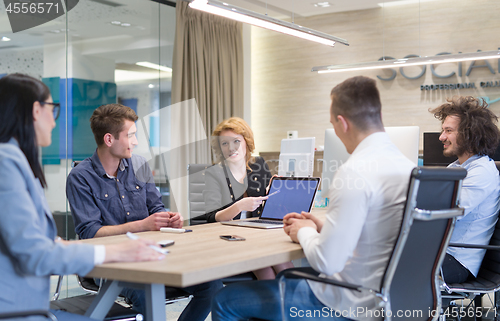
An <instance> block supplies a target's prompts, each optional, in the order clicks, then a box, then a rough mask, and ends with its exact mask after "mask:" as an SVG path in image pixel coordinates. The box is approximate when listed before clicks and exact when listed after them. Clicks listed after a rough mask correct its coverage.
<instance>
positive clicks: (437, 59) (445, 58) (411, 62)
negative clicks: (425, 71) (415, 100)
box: [311, 50, 500, 73]
mask: <svg viewBox="0 0 500 321" xmlns="http://www.w3.org/2000/svg"><path fill="white" fill-rule="evenodd" d="M486 59H500V50H494V51H479V52H474V53H463V54H462V53H460V54H453V55H439V56H427V57H419V58H405V59H391V60H382V61H373V62H361V63H354V64H345V65H330V66H319V67H313V68H312V70H311V71H317V72H318V73H329V72H344V71H355V70H370V69H384V68H397V67H407V66H421V65H434V64H444V63H449V62H459V61H470V60H486Z"/></svg>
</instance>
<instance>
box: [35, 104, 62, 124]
mask: <svg viewBox="0 0 500 321" xmlns="http://www.w3.org/2000/svg"><path fill="white" fill-rule="evenodd" d="M40 105H52V106H54V108H53V109H52V112H53V113H54V120H57V118H59V112H60V111H61V104H60V103H49V102H46V101H41V102H40Z"/></svg>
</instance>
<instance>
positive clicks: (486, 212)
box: [430, 96, 500, 283]
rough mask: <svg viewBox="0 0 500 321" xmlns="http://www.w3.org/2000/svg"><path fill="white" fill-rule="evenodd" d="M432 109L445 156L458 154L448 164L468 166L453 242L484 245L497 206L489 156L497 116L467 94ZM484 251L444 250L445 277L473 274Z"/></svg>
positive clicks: (498, 190) (496, 136) (497, 136)
mask: <svg viewBox="0 0 500 321" xmlns="http://www.w3.org/2000/svg"><path fill="white" fill-rule="evenodd" d="M430 112H431V113H433V114H434V117H436V118H437V119H439V120H440V121H441V122H442V126H441V127H442V133H441V136H439V140H440V141H441V142H442V143H443V145H444V146H443V154H444V156H448V157H449V156H456V157H458V159H457V160H456V161H455V162H453V163H451V164H450V165H449V166H448V167H463V168H465V169H466V170H467V177H466V178H465V179H464V181H463V185H462V192H461V195H460V205H461V206H462V207H463V208H465V215H464V216H463V217H461V218H459V219H458V220H457V222H456V225H455V230H454V232H453V234H452V237H451V242H455V243H470V244H480V245H486V244H488V243H489V241H490V238H491V235H492V234H493V230H494V228H495V223H496V221H497V217H498V210H499V208H500V198H499V197H500V178H499V175H498V170H497V168H496V166H495V162H494V161H493V160H492V159H491V158H490V156H491V155H493V153H494V152H495V150H496V148H497V146H498V143H499V140H500V131H499V130H498V127H497V125H496V122H497V121H498V119H497V116H495V114H494V113H493V112H492V111H491V110H489V109H488V104H487V103H486V102H484V100H481V99H477V98H474V97H471V96H465V97H464V96H456V97H453V98H451V99H448V100H447V102H446V103H444V104H442V105H441V106H439V107H437V108H435V109H433V110H431V111H430ZM484 253H485V250H481V249H464V248H455V247H450V248H448V250H447V253H446V257H445V260H444V262H443V277H444V280H445V281H446V282H447V283H461V282H464V281H466V280H467V279H468V278H469V277H475V276H477V273H478V271H479V267H480V265H481V262H482V260H483V257H484Z"/></svg>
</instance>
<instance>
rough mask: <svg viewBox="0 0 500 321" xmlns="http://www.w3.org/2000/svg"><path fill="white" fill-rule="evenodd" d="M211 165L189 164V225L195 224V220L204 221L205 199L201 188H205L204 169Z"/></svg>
mask: <svg viewBox="0 0 500 321" xmlns="http://www.w3.org/2000/svg"><path fill="white" fill-rule="evenodd" d="M209 166H211V165H209V164H189V165H188V176H189V179H188V181H189V185H188V186H189V187H188V200H189V218H190V219H191V223H192V224H191V225H193V224H195V223H196V222H194V221H196V220H200V221H201V222H203V223H206V219H205V217H204V215H205V200H204V198H203V190H204V189H205V170H206V169H207V168H208V167H209Z"/></svg>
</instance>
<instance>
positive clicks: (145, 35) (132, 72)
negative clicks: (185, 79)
mask: <svg viewBox="0 0 500 321" xmlns="http://www.w3.org/2000/svg"><path fill="white" fill-rule="evenodd" d="M0 32H1V34H0V39H1V41H0V53H1V55H0V77H2V76H4V75H5V74H8V73H14V72H20V73H25V74H28V75H30V76H33V77H35V78H37V79H40V80H42V81H43V82H44V83H45V84H47V86H48V87H49V88H50V91H51V93H52V98H53V100H54V102H59V103H61V114H60V116H59V119H58V120H57V121H56V127H55V128H54V130H53V132H52V145H51V146H49V147H47V148H43V149H42V152H41V162H42V164H43V169H44V173H45V175H46V179H47V183H48V188H47V189H46V191H45V194H46V197H47V200H48V203H49V206H50V208H51V210H52V212H53V215H54V218H55V220H56V223H57V228H58V232H59V235H60V236H61V237H63V238H65V239H75V238H76V237H77V236H76V235H75V231H74V224H73V219H72V218H71V213H70V210H69V205H68V203H67V200H66V193H65V186H66V177H67V175H68V173H69V172H70V170H71V168H72V164H73V162H74V161H80V160H83V159H85V158H87V157H89V156H92V154H93V153H94V151H95V148H96V144H95V141H94V137H93V135H92V132H91V130H90V122H89V119H90V116H91V114H92V112H93V110H94V109H95V108H97V107H99V106H100V105H103V104H108V103H121V104H123V105H126V106H129V107H131V108H132V109H134V110H135V111H136V113H137V115H138V116H139V120H138V121H137V128H138V135H137V136H138V141H139V145H138V146H137V148H136V149H135V150H134V153H135V154H140V155H142V156H144V157H146V158H147V159H148V161H149V165H150V166H151V169H152V170H153V173H154V177H155V182H156V184H157V187H158V189H159V190H160V191H161V193H162V194H163V201H164V203H165V206H166V207H167V208H169V207H170V197H169V187H168V180H167V176H166V172H165V169H164V166H162V164H163V163H164V162H165V160H164V159H162V157H161V155H162V153H165V150H163V149H166V148H167V147H168V146H169V137H170V132H169V131H168V121H169V119H168V113H164V114H165V115H162V117H161V119H160V117H159V112H158V111H159V110H160V109H161V108H162V107H166V106H169V105H170V97H171V95H170V91H171V76H172V73H171V69H169V68H171V67H172V53H173V42H174V32H175V8H174V7H172V6H171V5H168V4H161V3H158V2H154V1H149V0H119V1H118V0H80V1H79V2H77V4H76V6H74V7H73V8H72V9H71V10H70V11H69V12H67V14H65V15H62V16H60V17H59V18H57V19H54V20H52V21H49V22H47V23H44V24H41V25H39V26H36V27H34V28H30V29H27V30H24V31H20V32H16V33H13V32H12V29H11V26H10V23H9V18H8V16H7V13H6V8H5V5H4V3H3V1H2V2H0ZM159 66H161V67H159ZM159 69H162V70H159ZM165 110H167V109H165ZM0 121H8V120H4V119H2V120H0ZM160 146H163V147H160ZM64 292H66V295H67V294H68V293H67V292H68V283H67V282H66V284H65V286H63V294H62V295H63V296H64Z"/></svg>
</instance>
